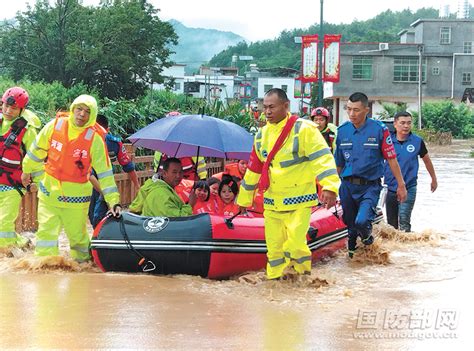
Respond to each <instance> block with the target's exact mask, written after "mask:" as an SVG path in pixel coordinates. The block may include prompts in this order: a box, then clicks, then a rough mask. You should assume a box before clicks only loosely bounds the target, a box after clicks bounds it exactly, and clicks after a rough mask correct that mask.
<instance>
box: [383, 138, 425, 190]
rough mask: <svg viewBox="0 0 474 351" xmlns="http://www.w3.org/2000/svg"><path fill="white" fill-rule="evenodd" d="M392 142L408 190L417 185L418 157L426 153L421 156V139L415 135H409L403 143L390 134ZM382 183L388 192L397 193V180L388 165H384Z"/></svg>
mask: <svg viewBox="0 0 474 351" xmlns="http://www.w3.org/2000/svg"><path fill="white" fill-rule="evenodd" d="M392 140H393V145H394V147H395V151H396V153H397V161H398V164H399V165H400V170H401V171H402V176H403V179H404V180H405V184H406V188H407V189H408V188H410V187H412V186H415V185H416V184H417V179H418V166H419V164H418V155H420V156H421V157H423V156H424V155H426V152H425V153H424V154H422V150H421V149H422V143H423V139H421V138H420V137H419V136H418V135H416V134H413V133H410V135H409V136H408V138H407V139H406V140H405V141H403V142H400V141H398V140H397V137H396V134H392ZM384 183H385V184H387V186H388V190H390V191H397V187H398V184H397V180H396V179H395V177H394V176H393V173H392V171H391V170H390V167H389V166H388V164H385V172H384Z"/></svg>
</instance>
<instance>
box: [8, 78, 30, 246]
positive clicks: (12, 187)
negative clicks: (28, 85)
mask: <svg viewBox="0 0 474 351" xmlns="http://www.w3.org/2000/svg"><path fill="white" fill-rule="evenodd" d="M28 101H29V96H28V93H27V91H26V90H25V89H23V88H21V87H12V88H9V89H7V90H6V91H5V92H4V94H3V96H2V108H1V112H0V137H1V138H0V247H8V246H19V247H22V246H24V245H26V244H27V242H28V241H27V239H25V238H24V237H22V236H20V235H18V234H17V233H16V231H15V221H16V218H17V217H18V212H19V211H20V203H21V196H22V195H21V193H24V191H25V189H22V184H21V172H22V160H23V158H24V156H25V154H24V150H27V149H28V148H29V147H30V146H31V144H32V143H33V141H34V140H35V137H36V129H35V126H34V125H33V126H32V123H31V119H32V118H33V117H34V118H36V119H37V118H38V117H36V115H35V114H33V113H32V112H29V114H28V115H27V114H26V111H27V110H26V106H27V104H28ZM33 124H34V123H33Z"/></svg>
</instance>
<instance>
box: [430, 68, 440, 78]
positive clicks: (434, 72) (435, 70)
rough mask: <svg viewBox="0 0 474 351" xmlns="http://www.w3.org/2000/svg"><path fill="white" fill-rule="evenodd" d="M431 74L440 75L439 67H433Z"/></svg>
mask: <svg viewBox="0 0 474 351" xmlns="http://www.w3.org/2000/svg"><path fill="white" fill-rule="evenodd" d="M431 74H432V75H434V76H439V67H433V68H432V69H431Z"/></svg>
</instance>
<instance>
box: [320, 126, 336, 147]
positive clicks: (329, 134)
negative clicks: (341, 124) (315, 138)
mask: <svg viewBox="0 0 474 351" xmlns="http://www.w3.org/2000/svg"><path fill="white" fill-rule="evenodd" d="M321 135H322V136H323V138H324V140H326V143H327V144H328V146H329V149H331V151H334V150H333V149H332V145H333V142H334V139H335V138H336V134H334V132H333V131H332V130H331V129H329V127H326V129H324V130H323V131H322V132H321Z"/></svg>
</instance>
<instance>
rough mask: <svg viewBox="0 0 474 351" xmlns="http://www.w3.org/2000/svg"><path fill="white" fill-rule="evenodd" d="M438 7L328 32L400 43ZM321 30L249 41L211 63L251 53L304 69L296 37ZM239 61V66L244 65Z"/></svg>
mask: <svg viewBox="0 0 474 351" xmlns="http://www.w3.org/2000/svg"><path fill="white" fill-rule="evenodd" d="M437 17H438V10H435V9H433V8H423V9H419V10H418V11H416V12H412V11H411V10H409V9H406V10H403V11H399V12H393V11H391V10H387V11H384V12H382V13H380V14H379V15H377V16H376V17H374V18H372V19H369V20H367V21H354V22H352V23H350V24H331V23H325V24H324V33H328V34H342V41H343V42H398V41H399V38H398V36H397V33H398V32H400V31H401V30H402V29H405V28H409V26H410V24H411V23H413V22H414V21H416V20H417V19H419V18H437ZM318 32H319V24H318V23H315V24H313V25H312V26H310V27H309V28H306V29H293V30H291V31H283V32H281V33H280V36H279V37H278V38H276V39H274V40H264V41H258V42H255V43H251V44H247V43H245V42H241V43H238V44H237V45H234V46H231V47H229V48H227V49H225V50H224V51H222V52H220V53H218V54H217V55H215V56H214V57H213V58H212V59H211V60H210V62H209V64H210V65H211V66H228V65H230V63H231V59H232V55H233V54H237V55H251V56H253V57H254V61H253V63H256V64H257V65H258V66H259V67H262V68H263V67H278V66H282V67H290V68H294V69H298V70H299V69H300V67H301V52H300V46H299V44H295V42H294V37H296V36H301V35H306V34H315V33H318ZM242 64H243V63H242V62H239V68H241V66H242Z"/></svg>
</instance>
